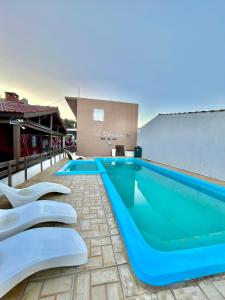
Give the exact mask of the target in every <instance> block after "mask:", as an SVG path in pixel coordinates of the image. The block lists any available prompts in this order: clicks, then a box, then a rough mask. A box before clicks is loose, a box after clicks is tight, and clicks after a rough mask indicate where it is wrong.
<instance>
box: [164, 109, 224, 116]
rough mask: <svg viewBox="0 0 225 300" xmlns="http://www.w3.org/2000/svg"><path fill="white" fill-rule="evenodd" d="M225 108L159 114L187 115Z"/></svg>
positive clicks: (218, 110)
mask: <svg viewBox="0 0 225 300" xmlns="http://www.w3.org/2000/svg"><path fill="white" fill-rule="evenodd" d="M224 111H225V109H224V108H222V109H211V110H199V111H187V112H175V113H165V114H158V115H159V116H168V115H186V114H200V113H214V112H224Z"/></svg>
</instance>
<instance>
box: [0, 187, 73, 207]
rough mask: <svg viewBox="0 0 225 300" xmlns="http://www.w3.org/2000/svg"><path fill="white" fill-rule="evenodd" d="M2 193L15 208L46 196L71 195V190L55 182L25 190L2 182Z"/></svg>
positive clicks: (0, 189)
mask: <svg viewBox="0 0 225 300" xmlns="http://www.w3.org/2000/svg"><path fill="white" fill-rule="evenodd" d="M0 192H1V193H2V194H3V195H4V196H5V197H6V198H7V199H8V200H9V202H10V203H11V204H12V206H13V207H18V206H21V205H24V204H27V203H31V202H33V201H35V200H37V199H39V198H40V197H42V196H43V195H45V194H49V193H61V194H69V193H70V192H71V190H70V189H69V188H68V187H66V186H64V185H62V184H58V183H54V182H39V183H36V184H34V185H31V186H29V187H27V188H24V189H15V188H12V187H10V186H8V185H6V184H4V183H2V182H0Z"/></svg>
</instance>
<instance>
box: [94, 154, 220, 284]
mask: <svg viewBox="0 0 225 300" xmlns="http://www.w3.org/2000/svg"><path fill="white" fill-rule="evenodd" d="M97 160H99V162H100V163H101V164H102V166H103V167H104V168H105V171H106V172H105V173H102V174H101V176H102V179H103V182H104V184H105V187H106V190H107V193H108V195H109V198H110V201H111V204H112V207H113V210H114V213H115V216H116V219H117V223H118V226H119V228H120V232H121V234H122V237H123V240H124V242H125V245H126V250H127V253H128V256H129V260H130V263H131V265H132V268H133V271H134V273H135V274H136V276H137V277H138V278H139V279H140V280H142V281H143V282H145V283H148V284H151V285H156V286H162V285H167V284H171V283H175V282H179V281H184V280H190V279H194V278H198V277H201V276H206V275H211V274H215V273H219V272H224V271H225V201H224V200H225V189H224V188H222V187H219V186H217V185H214V184H210V183H207V182H204V181H202V180H199V179H197V178H194V177H191V176H187V175H184V174H181V173H179V172H175V171H171V170H169V169H166V168H162V167H159V166H156V165H154V164H151V163H148V162H145V161H143V160H139V159H135V158H134V159H123V158H119V159H118V158H117V159H111V158H107V159H102V158H100V159H97Z"/></svg>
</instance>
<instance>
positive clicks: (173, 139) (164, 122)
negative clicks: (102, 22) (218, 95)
mask: <svg viewBox="0 0 225 300" xmlns="http://www.w3.org/2000/svg"><path fill="white" fill-rule="evenodd" d="M138 144H139V145H140V146H142V147H143V157H144V158H146V159H150V160H153V161H156V162H161V163H164V164H168V165H171V166H175V167H178V168H182V169H185V170H188V171H192V172H196V173H199V174H203V175H206V176H210V177H216V178H218V179H222V180H225V112H224V111H217V112H204V113H187V114H172V115H158V116H157V117H156V118H154V119H153V120H151V121H150V122H148V123H147V124H146V125H145V126H143V127H142V128H141V129H139V132H138Z"/></svg>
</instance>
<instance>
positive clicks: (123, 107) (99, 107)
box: [65, 97, 138, 156]
mask: <svg viewBox="0 0 225 300" xmlns="http://www.w3.org/2000/svg"><path fill="white" fill-rule="evenodd" d="M65 99H66V101H67V103H68V105H69V106H70V108H71V110H72V112H73V113H74V116H75V118H76V123H77V154H78V155H83V156H108V155H111V152H112V151H111V150H112V148H114V147H115V145H124V147H125V149H126V150H131V149H132V150H133V149H134V147H135V146H136V142H137V124H138V104H133V103H126V102H117V101H106V100H97V99H88V98H79V97H65Z"/></svg>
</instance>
